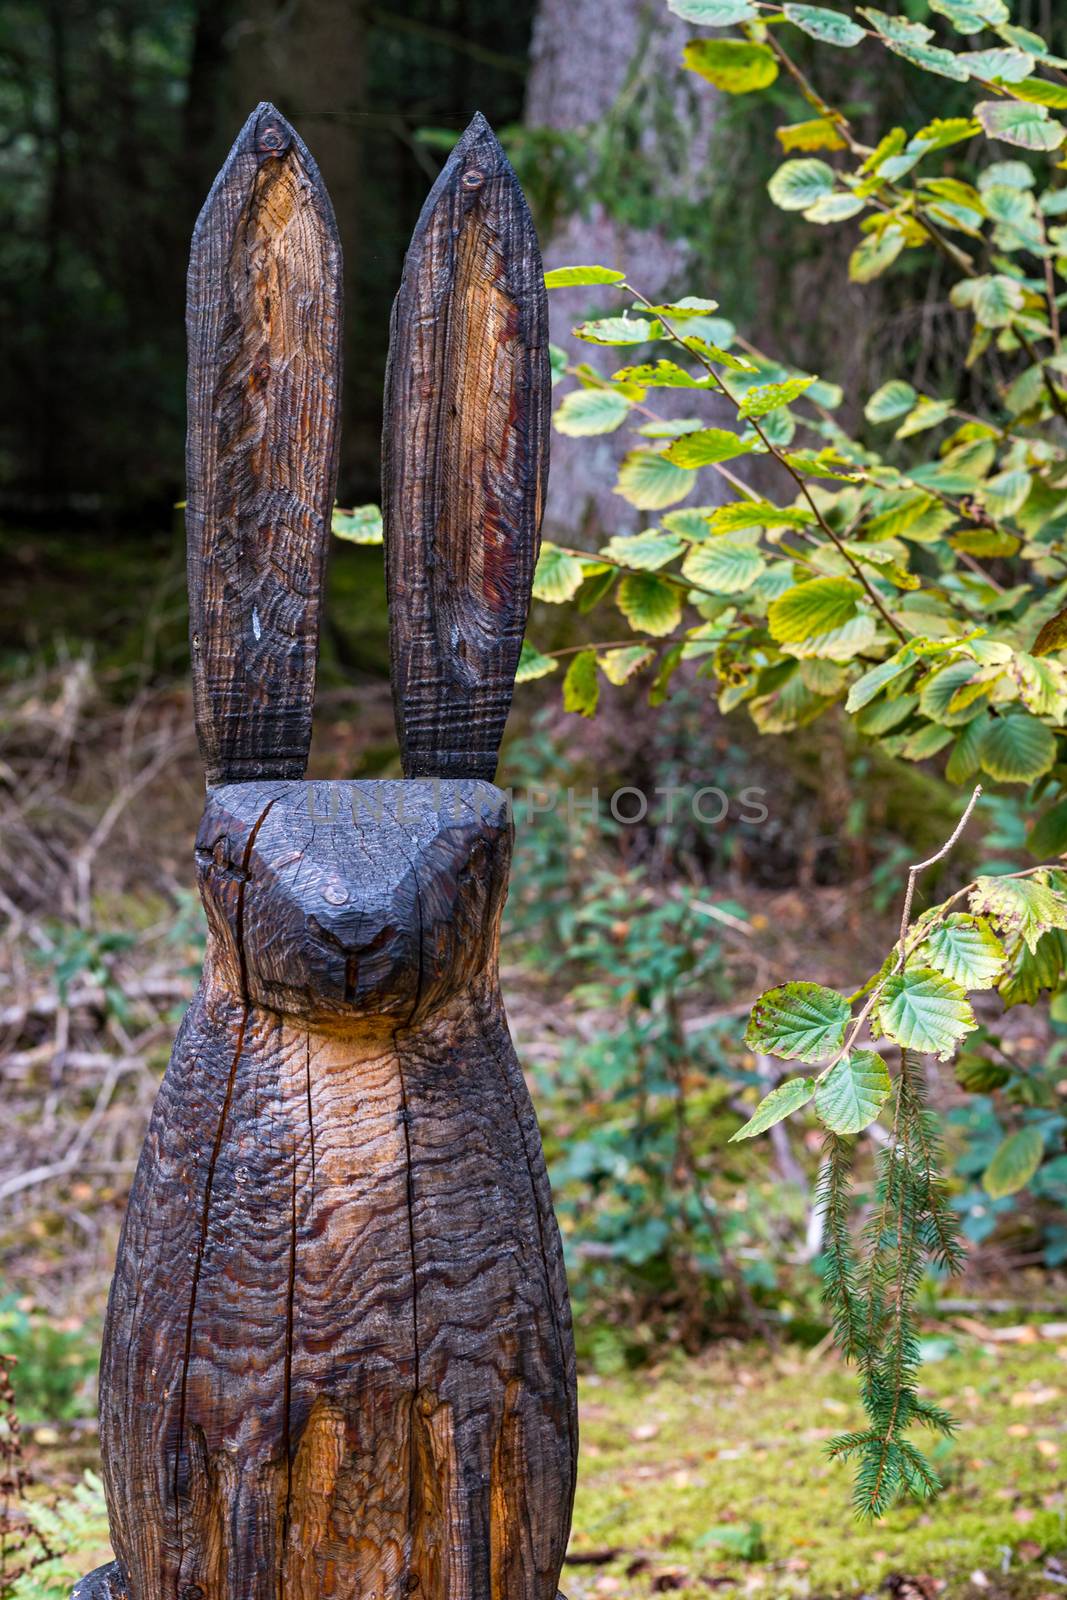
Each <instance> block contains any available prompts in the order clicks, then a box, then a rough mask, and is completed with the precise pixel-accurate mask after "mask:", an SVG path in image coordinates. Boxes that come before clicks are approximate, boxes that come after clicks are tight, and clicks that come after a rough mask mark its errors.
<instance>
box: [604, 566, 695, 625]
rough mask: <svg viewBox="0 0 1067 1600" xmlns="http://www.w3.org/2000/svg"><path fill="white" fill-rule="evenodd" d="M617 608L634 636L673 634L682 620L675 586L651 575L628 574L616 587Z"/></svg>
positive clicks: (677, 591)
mask: <svg viewBox="0 0 1067 1600" xmlns="http://www.w3.org/2000/svg"><path fill="white" fill-rule="evenodd" d="M617 601H618V607H619V610H620V611H621V612H622V614H623V616H624V617H625V618H626V620H627V622H628V623H629V624H630V626H631V628H633V629H634V630H635V632H637V633H651V634H654V635H655V636H656V637H657V638H663V636H664V635H665V634H668V633H673V632H674V630H675V628H676V627H677V626H678V624H679V622H680V621H681V618H682V596H681V592H680V591H679V589H678V586H677V584H674V583H667V582H666V580H665V579H663V578H658V577H656V575H655V573H652V572H628V573H627V574H626V576H625V578H623V580H622V582H621V583H620V584H619V590H618V595H617Z"/></svg>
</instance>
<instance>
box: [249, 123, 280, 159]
mask: <svg viewBox="0 0 1067 1600" xmlns="http://www.w3.org/2000/svg"><path fill="white" fill-rule="evenodd" d="M256 145H257V147H258V149H259V150H260V152H261V153H262V154H263V155H275V154H277V152H278V151H279V150H284V148H285V138H284V136H283V134H282V131H281V129H280V128H273V127H270V128H263V129H262V130H261V132H260V134H259V137H258V139H257V140H256Z"/></svg>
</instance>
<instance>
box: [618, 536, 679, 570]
mask: <svg viewBox="0 0 1067 1600" xmlns="http://www.w3.org/2000/svg"><path fill="white" fill-rule="evenodd" d="M684 549H685V540H684V539H680V538H679V537H678V535H677V534H676V533H661V532H660V531H659V530H658V529H657V528H649V529H648V530H647V531H646V532H644V533H629V534H619V533H617V534H615V536H614V538H611V539H609V540H608V542H607V544H606V545H604V547H603V549H602V550H601V554H602V555H605V556H609V557H610V558H611V560H612V561H621V562H622V564H623V566H625V567H635V568H636V569H637V570H638V571H639V572H655V571H656V569H657V568H658V567H665V566H666V565H667V563H668V562H669V561H673V560H674V558H675V557H676V556H680V555H681V553H682V551H683V550H684Z"/></svg>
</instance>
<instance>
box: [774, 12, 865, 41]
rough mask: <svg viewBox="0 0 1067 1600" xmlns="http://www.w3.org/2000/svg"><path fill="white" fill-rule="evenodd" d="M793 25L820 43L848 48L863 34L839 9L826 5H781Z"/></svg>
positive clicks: (862, 30)
mask: <svg viewBox="0 0 1067 1600" xmlns="http://www.w3.org/2000/svg"><path fill="white" fill-rule="evenodd" d="M782 10H783V11H784V12H785V15H786V16H787V17H788V18H789V21H790V22H791V23H793V25H794V26H795V27H797V28H799V29H800V30H801V32H802V33H807V34H809V35H810V36H811V38H813V39H818V40H819V42H820V43H821V44H833V45H838V46H839V47H840V48H841V49H843V50H849V49H851V48H852V46H853V45H857V44H859V43H860V41H861V40H862V39H863V38H864V36H865V30H864V29H863V28H861V27H860V25H859V23H858V22H853V20H852V18H851V17H847V16H845V14H844V13H843V12H841V11H831V10H830V9H829V7H827V6H802V5H794V4H786V5H784V6H783V7H782Z"/></svg>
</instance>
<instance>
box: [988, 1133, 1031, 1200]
mask: <svg viewBox="0 0 1067 1600" xmlns="http://www.w3.org/2000/svg"><path fill="white" fill-rule="evenodd" d="M1044 1153H1045V1140H1044V1137H1043V1135H1042V1133H1041V1130H1040V1128H1020V1129H1019V1131H1018V1133H1009V1134H1008V1137H1007V1138H1006V1139H1004V1140H1002V1141H1001V1143H1000V1144H999V1145H998V1146H997V1148H996V1150H995V1151H994V1154H993V1159H992V1161H991V1162H990V1163H989V1165H988V1167H986V1169H985V1171H984V1172H983V1173H982V1188H983V1189H984V1190H985V1192H986V1194H987V1195H989V1197H990V1199H992V1200H1003V1199H1004V1197H1005V1195H1009V1194H1018V1192H1019V1190H1020V1189H1025V1188H1026V1185H1027V1184H1028V1183H1029V1182H1030V1179H1031V1178H1032V1177H1033V1175H1034V1173H1035V1172H1036V1171H1037V1169H1038V1167H1039V1166H1040V1165H1041V1157H1042V1156H1043V1155H1044Z"/></svg>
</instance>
